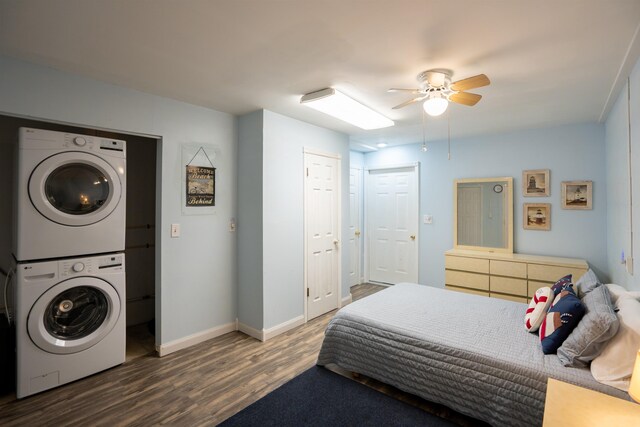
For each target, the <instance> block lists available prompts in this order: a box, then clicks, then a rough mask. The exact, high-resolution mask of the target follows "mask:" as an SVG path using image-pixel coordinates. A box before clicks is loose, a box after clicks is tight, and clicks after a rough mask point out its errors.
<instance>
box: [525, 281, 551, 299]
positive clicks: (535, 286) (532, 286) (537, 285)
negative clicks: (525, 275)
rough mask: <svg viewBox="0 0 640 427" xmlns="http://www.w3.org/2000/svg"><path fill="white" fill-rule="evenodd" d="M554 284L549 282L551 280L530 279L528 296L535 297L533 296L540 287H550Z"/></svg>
mask: <svg viewBox="0 0 640 427" xmlns="http://www.w3.org/2000/svg"><path fill="white" fill-rule="evenodd" d="M552 285H553V283H549V282H536V281H535V280H529V281H528V282H527V296H528V297H529V298H533V296H534V295H535V294H536V291H537V290H538V289H540V288H543V287H545V286H546V287H548V288H550V287H551V286H552Z"/></svg>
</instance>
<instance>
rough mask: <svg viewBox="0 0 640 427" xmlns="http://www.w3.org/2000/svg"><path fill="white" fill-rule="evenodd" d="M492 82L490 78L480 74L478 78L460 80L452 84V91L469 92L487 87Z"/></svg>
mask: <svg viewBox="0 0 640 427" xmlns="http://www.w3.org/2000/svg"><path fill="white" fill-rule="evenodd" d="M490 83H491V82H490V81H489V77H487V76H485V75H484V74H478V75H477V76H473V77H469V78H468V79H462V80H458V81H457V82H453V83H451V89H452V90H469V89H475V88H477V87H482V86H487V85H488V84H490Z"/></svg>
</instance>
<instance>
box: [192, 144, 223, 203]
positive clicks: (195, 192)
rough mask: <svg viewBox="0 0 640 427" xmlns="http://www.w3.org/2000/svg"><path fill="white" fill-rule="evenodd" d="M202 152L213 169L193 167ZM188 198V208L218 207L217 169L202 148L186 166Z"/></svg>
mask: <svg viewBox="0 0 640 427" xmlns="http://www.w3.org/2000/svg"><path fill="white" fill-rule="evenodd" d="M200 152H202V153H203V154H204V155H205V156H206V158H207V161H208V162H209V164H210V165H211V167H209V166H194V165H191V163H192V162H193V159H195V158H196V156H197V155H198V153H200ZM186 169H187V170H186V177H187V179H186V182H187V195H186V196H187V197H186V206H191V207H196V206H215V205H216V168H214V167H213V163H211V160H209V156H208V155H207V152H206V151H205V150H204V149H203V148H202V147H200V149H198V151H197V152H196V154H195V155H194V156H193V158H192V159H191V160H190V161H189V163H187V165H186Z"/></svg>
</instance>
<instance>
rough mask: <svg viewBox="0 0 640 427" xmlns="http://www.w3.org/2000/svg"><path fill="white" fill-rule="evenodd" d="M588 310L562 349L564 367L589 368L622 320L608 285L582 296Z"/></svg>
mask: <svg viewBox="0 0 640 427" xmlns="http://www.w3.org/2000/svg"><path fill="white" fill-rule="evenodd" d="M582 302H583V304H584V305H585V308H586V313H585V315H584V317H583V318H582V320H580V323H578V326H576V328H575V329H574V330H573V331H572V332H571V334H570V335H569V337H567V339H566V340H565V341H564V342H563V343H562V345H561V346H560V348H559V349H558V357H559V358H560V361H561V362H562V364H563V365H564V366H573V367H576V368H581V367H586V366H588V365H589V362H591V361H592V360H593V359H595V358H596V357H597V356H598V355H599V354H600V353H601V352H602V350H603V349H604V347H605V345H606V344H607V342H608V341H609V340H610V339H611V338H613V337H614V336H615V334H616V333H617V332H618V327H619V326H620V322H619V320H618V316H616V313H615V311H614V307H613V303H612V302H611V295H610V294H609V289H607V287H606V286H598V287H596V288H595V289H593V290H591V291H590V292H589V293H587V294H586V295H585V296H584V298H583V299H582Z"/></svg>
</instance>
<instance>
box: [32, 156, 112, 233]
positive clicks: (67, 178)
mask: <svg viewBox="0 0 640 427" xmlns="http://www.w3.org/2000/svg"><path fill="white" fill-rule="evenodd" d="M121 191H122V189H121V183H120V177H119V176H118V173H117V172H116V171H115V170H114V169H113V167H112V166H111V165H110V164H109V163H107V162H106V161H105V160H103V159H102V158H100V157H98V156H95V155H93V154H88V153H82V152H76V151H66V152H64V153H60V154H55V155H53V156H51V157H48V158H46V159H45V160H43V161H42V162H40V164H38V166H36V167H35V169H34V170H33V172H32V173H31V177H30V178H29V198H30V199H31V203H33V206H34V207H35V208H36V209H37V210H38V212H40V213H41V214H42V215H43V216H44V217H46V218H47V219H49V220H51V221H53V222H56V223H58V224H62V225H69V226H76V227H78V226H84V225H90V224H94V223H96V222H98V221H100V220H102V219H104V218H106V217H107V216H109V214H110V213H111V212H113V210H114V209H115V208H116V206H118V203H120V194H121Z"/></svg>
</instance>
